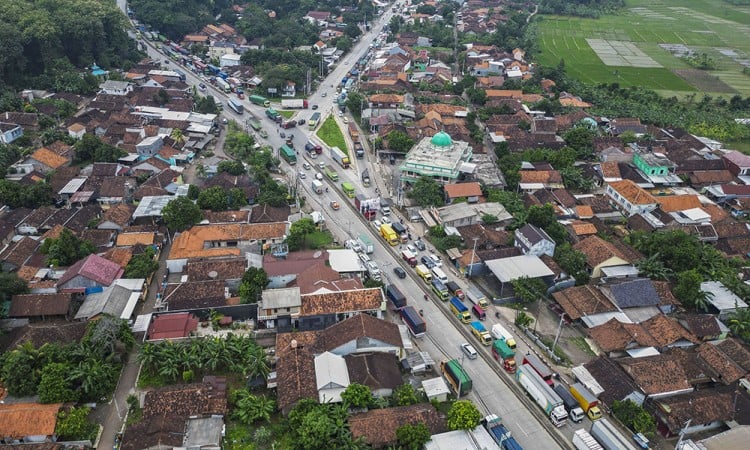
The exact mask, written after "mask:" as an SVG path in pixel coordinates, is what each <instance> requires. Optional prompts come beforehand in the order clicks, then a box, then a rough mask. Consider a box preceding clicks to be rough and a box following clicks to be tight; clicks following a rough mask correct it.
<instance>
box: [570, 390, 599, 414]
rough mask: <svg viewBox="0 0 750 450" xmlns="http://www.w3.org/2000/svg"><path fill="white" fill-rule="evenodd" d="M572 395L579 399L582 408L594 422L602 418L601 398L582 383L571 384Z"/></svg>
mask: <svg viewBox="0 0 750 450" xmlns="http://www.w3.org/2000/svg"><path fill="white" fill-rule="evenodd" d="M570 395H572V396H573V398H575V399H576V400H577V401H578V404H579V405H581V409H583V412H585V413H586V415H587V416H589V419H591V421H592V422H593V421H595V420H599V419H601V418H602V410H601V409H599V399H598V398H596V396H595V395H594V394H592V393H591V392H590V391H589V390H588V389H586V388H585V387H584V386H583V385H582V384H581V383H573V384H571V385H570Z"/></svg>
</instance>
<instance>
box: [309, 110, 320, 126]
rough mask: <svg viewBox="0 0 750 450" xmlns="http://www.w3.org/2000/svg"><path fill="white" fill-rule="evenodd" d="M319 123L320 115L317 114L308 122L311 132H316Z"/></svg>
mask: <svg viewBox="0 0 750 450" xmlns="http://www.w3.org/2000/svg"><path fill="white" fill-rule="evenodd" d="M318 122H320V113H319V112H316V113H313V115H312V116H310V118H309V119H308V120H307V126H309V127H310V129H311V130H314V129H315V127H317V126H318Z"/></svg>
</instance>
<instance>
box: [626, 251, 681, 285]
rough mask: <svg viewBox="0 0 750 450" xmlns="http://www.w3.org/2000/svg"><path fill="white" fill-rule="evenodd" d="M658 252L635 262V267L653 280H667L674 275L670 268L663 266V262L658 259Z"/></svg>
mask: <svg viewBox="0 0 750 450" xmlns="http://www.w3.org/2000/svg"><path fill="white" fill-rule="evenodd" d="M659 257H660V255H659V253H654V254H653V255H651V256H649V257H648V258H644V259H641V260H640V261H638V262H636V263H635V267H637V268H638V271H639V272H640V273H641V274H642V275H645V276H646V277H648V278H651V279H655V280H668V279H669V278H671V277H672V275H674V272H673V271H672V269H670V268H668V267H666V266H664V263H663V262H662V261H661V259H659Z"/></svg>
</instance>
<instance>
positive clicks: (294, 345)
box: [289, 339, 297, 348]
mask: <svg viewBox="0 0 750 450" xmlns="http://www.w3.org/2000/svg"><path fill="white" fill-rule="evenodd" d="M289 346H290V347H292V348H297V339H292V342H290V343H289Z"/></svg>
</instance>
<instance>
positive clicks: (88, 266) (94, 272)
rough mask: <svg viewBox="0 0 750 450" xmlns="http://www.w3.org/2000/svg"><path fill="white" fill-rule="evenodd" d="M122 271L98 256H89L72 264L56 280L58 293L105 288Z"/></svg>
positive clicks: (117, 265) (119, 275)
mask: <svg viewBox="0 0 750 450" xmlns="http://www.w3.org/2000/svg"><path fill="white" fill-rule="evenodd" d="M124 272H125V271H124V269H123V268H122V267H121V266H120V265H119V264H117V263H113V262H112V261H109V260H107V259H104V258H102V257H101V256H99V255H89V256H87V257H85V258H84V259H82V260H80V261H78V262H77V263H75V264H73V265H72V266H70V267H69V268H68V270H66V271H65V273H64V274H63V276H62V277H60V279H59V280H57V285H56V286H57V289H58V291H60V292H84V291H86V289H90V288H97V287H98V288H105V287H107V286H109V285H111V284H112V283H114V282H115V280H117V279H118V278H120V277H121V276H122V274H123V273H124Z"/></svg>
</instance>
